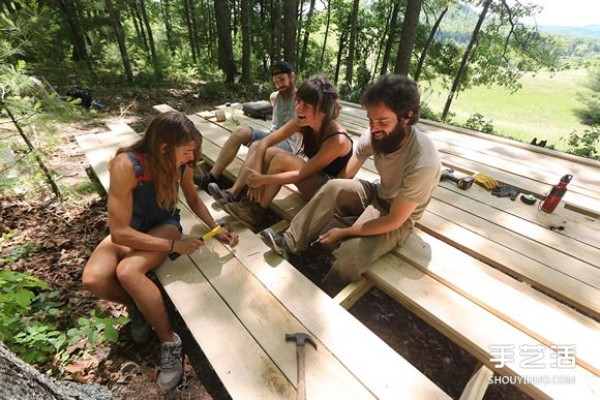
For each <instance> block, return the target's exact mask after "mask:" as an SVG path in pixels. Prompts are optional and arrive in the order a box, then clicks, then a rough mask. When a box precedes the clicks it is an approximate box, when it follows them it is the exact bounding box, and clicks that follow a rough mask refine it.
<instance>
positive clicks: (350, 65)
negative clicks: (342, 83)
mask: <svg viewBox="0 0 600 400" xmlns="http://www.w3.org/2000/svg"><path fill="white" fill-rule="evenodd" d="M358 5H359V0H354V4H353V5H352V14H351V16H350V43H349V44H348V59H347V60H346V85H348V87H352V77H353V76H354V50H355V47H356V23H357V21H358Z"/></svg>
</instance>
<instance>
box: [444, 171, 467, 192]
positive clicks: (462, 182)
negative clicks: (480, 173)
mask: <svg viewBox="0 0 600 400" xmlns="http://www.w3.org/2000/svg"><path fill="white" fill-rule="evenodd" d="M445 180H449V181H451V182H454V183H456V186H458V187H459V188H460V189H462V190H467V189H469V188H470V187H471V186H473V177H471V176H465V177H464V178H457V177H455V176H454V170H453V169H452V168H446V169H445V170H443V171H442V175H441V176H440V182H441V181H445Z"/></svg>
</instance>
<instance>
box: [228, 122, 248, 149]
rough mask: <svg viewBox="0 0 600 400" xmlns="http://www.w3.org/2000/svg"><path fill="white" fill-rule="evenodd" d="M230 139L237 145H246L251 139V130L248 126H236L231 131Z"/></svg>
mask: <svg viewBox="0 0 600 400" xmlns="http://www.w3.org/2000/svg"><path fill="white" fill-rule="evenodd" d="M230 138H231V140H233V141H235V143H236V144H238V145H242V144H244V145H246V144H248V142H250V139H252V129H251V128H250V127H248V126H238V127H237V128H235V129H234V130H233V132H232V133H231V136H230Z"/></svg>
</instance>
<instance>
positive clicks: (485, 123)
mask: <svg viewBox="0 0 600 400" xmlns="http://www.w3.org/2000/svg"><path fill="white" fill-rule="evenodd" d="M492 122H493V121H492V120H491V119H490V120H486V118H485V117H484V116H483V115H482V114H479V113H475V114H473V115H471V116H470V117H469V119H467V122H466V123H465V125H464V127H465V128H469V129H473V130H475V131H479V132H484V133H494V125H493V124H492Z"/></svg>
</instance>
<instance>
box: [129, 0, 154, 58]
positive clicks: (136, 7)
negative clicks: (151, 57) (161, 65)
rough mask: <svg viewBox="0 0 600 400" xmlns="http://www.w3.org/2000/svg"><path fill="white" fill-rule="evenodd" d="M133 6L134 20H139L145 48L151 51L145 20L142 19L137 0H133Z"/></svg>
mask: <svg viewBox="0 0 600 400" xmlns="http://www.w3.org/2000/svg"><path fill="white" fill-rule="evenodd" d="M131 8H132V9H133V12H134V14H135V18H134V20H135V21H137V26H139V27H140V32H141V34H142V41H143V45H144V50H145V51H146V53H148V52H149V51H150V46H148V38H147V37H146V30H145V29H144V22H143V21H142V16H141V15H140V10H139V9H138V2H137V0H133V2H132V6H131Z"/></svg>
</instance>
